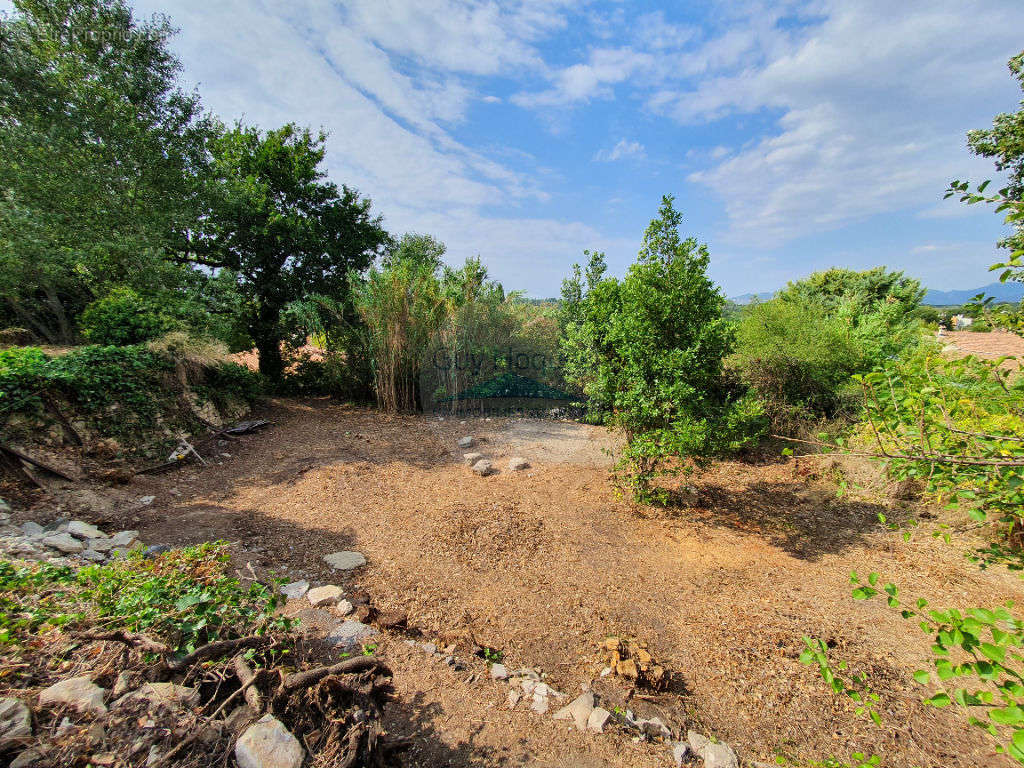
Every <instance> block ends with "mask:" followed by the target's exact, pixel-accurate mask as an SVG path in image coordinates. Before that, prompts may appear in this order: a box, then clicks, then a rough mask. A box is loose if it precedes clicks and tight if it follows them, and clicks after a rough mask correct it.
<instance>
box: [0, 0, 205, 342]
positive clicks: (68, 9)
mask: <svg viewBox="0 0 1024 768" xmlns="http://www.w3.org/2000/svg"><path fill="white" fill-rule="evenodd" d="M15 9H16V12H15V13H14V14H12V15H11V16H9V17H4V18H0V157H3V158H4V159H5V162H3V163H0V190H2V192H0V302H2V303H3V305H4V308H5V310H6V311H7V312H8V313H10V314H11V315H13V316H14V317H16V318H17V319H18V323H19V324H20V325H24V326H25V327H27V328H31V329H32V330H33V331H34V332H35V333H37V334H38V335H39V336H40V337H42V338H44V339H46V340H47V341H49V342H51V343H69V342H71V341H73V340H74V325H75V318H76V316H77V314H78V313H79V312H81V310H82V309H83V308H84V307H85V306H86V304H88V303H89V302H90V301H91V300H92V299H94V298H95V297H97V296H103V295H105V294H106V293H108V292H109V290H110V288H112V287H114V286H121V285H128V286H131V287H133V288H135V289H137V290H139V291H140V292H142V293H155V292H157V291H159V290H165V289H167V288H169V287H170V286H174V285H179V284H181V283H183V282H185V281H187V280H188V279H189V277H188V276H189V272H190V270H188V269H187V268H184V267H181V266H179V265H176V264H174V263H172V262H171V261H168V260H166V259H165V258H164V257H165V254H169V253H174V252H177V251H178V250H179V249H180V248H181V247H182V237H183V233H184V232H186V231H190V230H192V229H193V228H194V227H195V225H196V223H197V221H198V220H199V218H200V214H201V211H202V207H203V205H202V197H203V189H204V185H205V178H206V173H207V169H208V166H209V163H208V157H207V149H206V145H207V141H208V140H209V138H210V136H211V135H212V132H213V128H214V125H213V121H212V120H211V119H210V118H209V117H207V116H204V115H203V113H202V107H201V104H200V102H199V98H198V96H196V95H195V94H194V93H186V92H184V91H183V90H181V88H180V87H179V86H178V75H179V72H180V69H181V65H180V63H179V62H178V61H177V59H176V58H175V57H174V56H173V54H172V53H171V51H170V47H169V44H168V40H169V38H170V36H171V35H172V33H173V30H172V28H171V26H170V25H169V23H168V22H167V20H166V19H165V18H163V17H159V16H157V17H154V18H153V19H152V20H151V21H149V22H141V23H140V22H139V21H137V20H136V19H135V18H133V16H132V12H131V10H130V9H129V7H128V6H127V5H126V4H125V3H124V2H122V1H121V0H74V1H67V0H17V2H15Z"/></svg>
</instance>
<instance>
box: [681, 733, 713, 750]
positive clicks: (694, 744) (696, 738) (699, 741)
mask: <svg viewBox="0 0 1024 768" xmlns="http://www.w3.org/2000/svg"><path fill="white" fill-rule="evenodd" d="M686 740H687V742H689V744H690V749H692V750H693V752H694V754H698V755H699V754H700V751H701V750H702V749H704V746H705V745H706V744H710V743H711V739H709V738H708V737H707V736H705V735H704V734H702V733H700V732H698V731H694V730H689V731H687V732H686Z"/></svg>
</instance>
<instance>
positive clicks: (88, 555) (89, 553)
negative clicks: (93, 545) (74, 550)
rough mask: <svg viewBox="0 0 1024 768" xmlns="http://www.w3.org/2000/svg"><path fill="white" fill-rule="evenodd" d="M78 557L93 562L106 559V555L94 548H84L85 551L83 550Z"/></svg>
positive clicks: (100, 561)
mask: <svg viewBox="0 0 1024 768" xmlns="http://www.w3.org/2000/svg"><path fill="white" fill-rule="evenodd" d="M80 557H81V558H82V559H83V560H88V561H90V562H93V563H102V562H103V561H104V560H106V559H107V556H106V555H104V554H103V553H102V552H97V551H96V550H95V549H87V550H85V552H83V553H82V554H81V555H80Z"/></svg>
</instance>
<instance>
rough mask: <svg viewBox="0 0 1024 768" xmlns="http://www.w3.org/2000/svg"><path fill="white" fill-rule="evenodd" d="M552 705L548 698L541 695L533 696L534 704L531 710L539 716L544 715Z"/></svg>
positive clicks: (535, 694)
mask: <svg viewBox="0 0 1024 768" xmlns="http://www.w3.org/2000/svg"><path fill="white" fill-rule="evenodd" d="M550 706H551V705H550V704H549V703H548V697H547V696H544V695H542V694H539V693H534V694H533V702H532V703H531V704H530V709H532V710H533V711H534V712H536V713H537V714H538V715H543V714H545V713H546V712H547V711H548V707H550Z"/></svg>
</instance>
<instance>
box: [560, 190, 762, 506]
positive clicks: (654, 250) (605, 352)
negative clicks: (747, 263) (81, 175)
mask: <svg viewBox="0 0 1024 768" xmlns="http://www.w3.org/2000/svg"><path fill="white" fill-rule="evenodd" d="M681 222H682V215H681V214H680V213H679V212H677V211H676V210H675V208H674V207H673V199H672V198H671V197H665V198H663V199H662V204H661V208H660V209H659V216H658V218H656V219H654V220H653V221H651V223H650V225H649V226H648V227H647V231H646V232H645V233H644V239H643V245H642V247H641V249H640V253H639V256H638V258H637V262H636V263H635V264H634V265H633V266H632V267H630V269H629V272H628V273H627V275H626V277H625V279H623V280H622V281H621V282H620V281H618V280H615V279H614V278H605V277H604V276H603V275H604V268H603V259H600V258H596V259H592V262H591V268H589V269H588V270H587V272H588V275H587V277H588V286H587V287H588V290H587V292H586V294H585V296H584V297H583V298H582V299H581V308H580V312H579V319H578V320H571V321H570V322H569V323H568V327H567V330H566V341H565V352H566V357H567V363H566V377H567V378H568V379H569V380H570V381H573V382H575V383H577V384H579V385H580V386H581V387H582V388H583V390H584V392H585V393H586V394H587V396H588V397H590V398H592V399H594V400H596V401H598V402H599V403H602V404H607V406H608V407H609V408H610V410H611V412H612V419H613V421H614V423H615V424H616V425H617V426H619V427H620V428H622V430H623V431H624V433H625V436H626V441H627V447H626V448H625V450H624V452H623V462H622V463H621V464H620V469H622V470H623V473H622V477H624V479H625V481H626V483H627V484H628V485H629V486H630V488H631V489H632V491H633V493H634V495H635V496H636V497H637V498H638V499H640V500H651V499H655V500H664V492H662V491H659V490H657V489H655V488H653V487H652V485H651V480H652V479H653V478H654V477H655V476H656V475H657V474H661V473H663V472H664V471H665V466H666V462H667V461H668V460H670V459H671V457H674V456H697V457H704V456H708V455H711V454H714V453H718V452H721V451H724V450H729V449H732V448H736V447H738V446H739V445H740V444H742V443H743V442H744V441H745V440H746V438H747V437H748V436H749V434H750V433H749V432H747V431H746V430H748V427H750V426H752V424H753V422H751V421H750V420H749V419H747V416H748V415H752V414H744V413H741V411H742V409H743V407H745V405H746V404H743V405H742V406H741V405H740V403H739V402H737V401H736V399H735V398H734V397H733V396H732V393H731V392H730V391H729V390H728V388H727V387H726V386H725V382H724V379H723V369H722V361H723V358H724V357H725V355H726V354H727V353H728V351H729V349H730V347H731V344H732V331H731V329H730V327H729V325H728V323H727V322H726V321H725V320H724V319H723V318H722V305H723V303H724V299H723V298H722V295H721V293H720V292H719V291H718V289H717V288H716V287H715V286H714V284H713V283H712V282H711V280H710V279H709V278H708V276H707V274H706V272H707V267H708V264H709V261H710V256H709V254H708V249H707V246H705V245H699V244H698V243H697V241H696V240H695V239H693V238H686V239H683V238H682V236H681V235H680V233H679V228H680V224H681ZM570 282H571V281H570ZM574 291H575V289H574V288H572V287H571V286H570V292H571V293H572V292H574Z"/></svg>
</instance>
